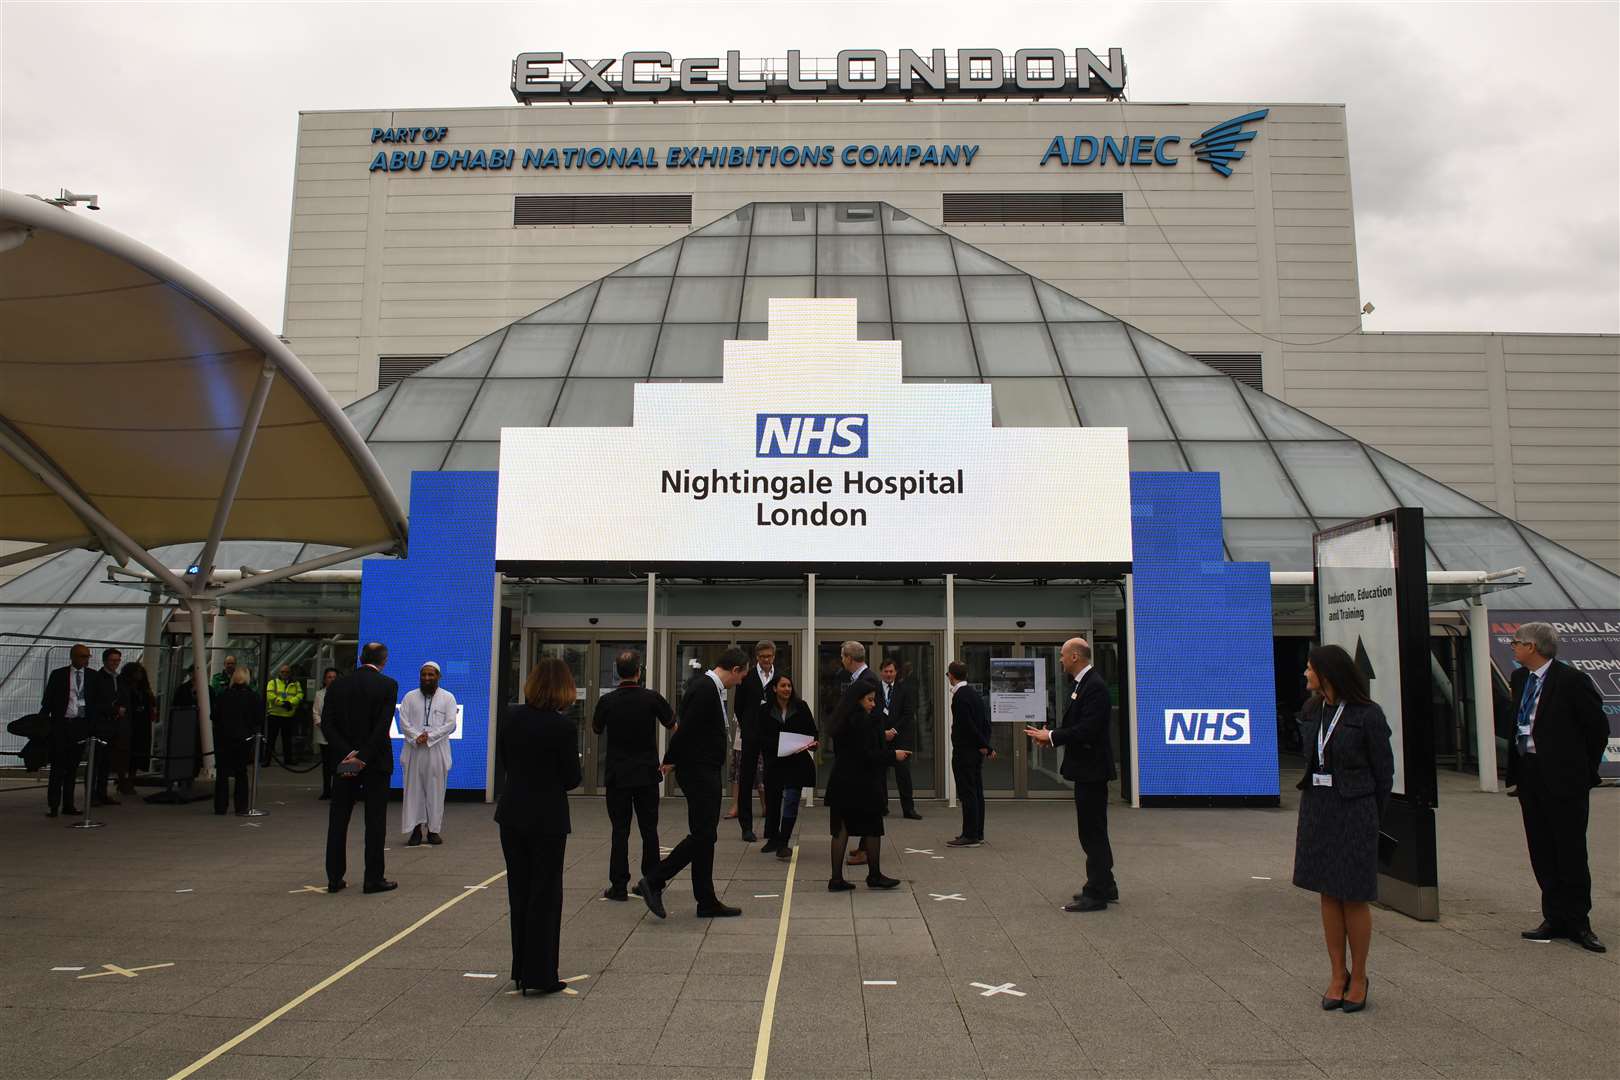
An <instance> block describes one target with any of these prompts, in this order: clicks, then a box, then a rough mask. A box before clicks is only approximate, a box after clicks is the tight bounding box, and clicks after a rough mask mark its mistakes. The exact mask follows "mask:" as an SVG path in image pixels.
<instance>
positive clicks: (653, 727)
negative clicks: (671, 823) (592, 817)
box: [591, 649, 675, 900]
mask: <svg viewBox="0 0 1620 1080" xmlns="http://www.w3.org/2000/svg"><path fill="white" fill-rule="evenodd" d="M613 667H614V670H615V671H617V672H618V674H619V685H618V688H617V689H615V690H612V691H610V692H609V693H606V694H603V695H602V696H601V697H600V698H598V699H597V701H596V712H595V714H594V715H593V716H592V717H591V730H592V731H594V732H596V734H597V735H599V736H600V735H601V734H603V733H604V732H606V733H607V748H606V753H605V755H604V756H605V759H606V762H607V812H608V820H609V821H610V822H612V824H613V843H612V847H611V848H610V851H609V854H608V887H607V890H606V891H605V892H603V893H602V895H603V896H605V897H607V898H608V899H609V900H629V899H630V890H629V885H630V815H631V814H632V813H634V814H635V818H636V823H637V824H638V825H639V826H640V827H641V876H642V877H650V876H651V875H652V874H653V873H655V872H656V871H657V869H658V781H659V780H661V779H662V776H661V775H660V773H659V769H658V725H660V724H662V725H663V726H664V727H666V728H668V727H674V726H675V710H674V709H671V708H670V707H669V702H667V701H665V700H664V695H662V694H660V693H658V691H656V690H648V689H647V688H646V687H644V686H642V685H641V654H640V653H638V652H636V651H635V650H634V649H630V650H626V651H625V652H622V653H620V654H619V655H618V657H617V658H616V659H615V660H614V662H613Z"/></svg>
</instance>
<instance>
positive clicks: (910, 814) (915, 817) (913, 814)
mask: <svg viewBox="0 0 1620 1080" xmlns="http://www.w3.org/2000/svg"><path fill="white" fill-rule="evenodd" d="M906 818H907V820H909V821H921V820H922V815H921V814H919V813H917V811H915V810H907V811H906Z"/></svg>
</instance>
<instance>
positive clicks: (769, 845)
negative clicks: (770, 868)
mask: <svg viewBox="0 0 1620 1080" xmlns="http://www.w3.org/2000/svg"><path fill="white" fill-rule="evenodd" d="M781 850H782V842H781V841H780V840H767V841H765V846H764V847H762V848H760V849H759V853H760V854H761V855H773V854H775V853H776V852H778V851H781Z"/></svg>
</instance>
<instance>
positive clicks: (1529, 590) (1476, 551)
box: [1423, 515, 1573, 608]
mask: <svg viewBox="0 0 1620 1080" xmlns="http://www.w3.org/2000/svg"><path fill="white" fill-rule="evenodd" d="M1423 533H1424V536H1425V537H1426V538H1427V539H1428V541H1429V544H1430V546H1432V547H1433V548H1434V553H1435V554H1436V555H1438V556H1440V562H1441V563H1442V564H1443V565H1444V566H1445V568H1446V569H1447V570H1508V569H1511V568H1513V567H1515V566H1522V567H1524V576H1525V578H1526V579H1528V580H1529V581H1530V584H1529V585H1525V586H1522V587H1520V588H1517V589H1514V590H1512V592H1510V593H1509V594H1508V596H1510V597H1512V602H1513V604H1515V605H1516V606H1518V607H1522V608H1562V607H1571V606H1573V605H1572V603H1571V601H1570V599H1569V594H1568V593H1566V592H1564V590H1563V588H1562V587H1561V586H1560V585H1559V584H1558V582H1557V581H1556V580H1555V579H1554V578H1553V576H1552V575H1551V574H1550V573H1548V572H1547V568H1546V567H1545V566H1543V565H1542V563H1541V560H1540V559H1539V558H1537V557H1536V553H1535V552H1534V551H1532V550H1531V548H1530V545H1529V544H1527V543H1525V542H1524V537H1522V536H1520V535H1519V530H1518V529H1516V528H1514V526H1513V522H1511V521H1508V520H1507V519H1506V518H1500V517H1499V518H1494V519H1491V520H1488V521H1481V520H1480V519H1478V518H1431V517H1428V516H1427V515H1425V516H1424V520H1423ZM1504 599H1506V597H1504ZM1489 602H1490V601H1489V600H1488V599H1487V601H1486V603H1487V604H1488V603H1489Z"/></svg>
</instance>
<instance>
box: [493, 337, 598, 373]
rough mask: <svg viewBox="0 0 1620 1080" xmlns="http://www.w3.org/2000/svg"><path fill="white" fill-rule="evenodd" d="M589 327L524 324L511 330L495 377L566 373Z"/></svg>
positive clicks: (502, 350) (503, 346) (496, 362)
mask: <svg viewBox="0 0 1620 1080" xmlns="http://www.w3.org/2000/svg"><path fill="white" fill-rule="evenodd" d="M584 331H585V328H584V327H583V326H579V325H577V324H576V325H559V326H524V325H522V324H519V325H517V326H513V327H510V328H508V329H507V331H506V341H505V342H504V343H503V344H502V345H501V351H500V353H499V354H498V355H497V356H496V357H495V364H494V366H492V367H491V368H490V369H489V374H490V377H491V378H510V377H514V376H516V377H520V378H521V377H524V376H527V377H530V378H538V377H541V376H546V375H566V374H567V373H568V365H569V364H570V363H572V362H573V359H574V349H575V348H576V347H578V345H579V336H580V334H582V333H584Z"/></svg>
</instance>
